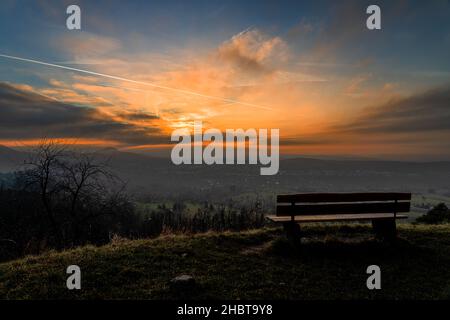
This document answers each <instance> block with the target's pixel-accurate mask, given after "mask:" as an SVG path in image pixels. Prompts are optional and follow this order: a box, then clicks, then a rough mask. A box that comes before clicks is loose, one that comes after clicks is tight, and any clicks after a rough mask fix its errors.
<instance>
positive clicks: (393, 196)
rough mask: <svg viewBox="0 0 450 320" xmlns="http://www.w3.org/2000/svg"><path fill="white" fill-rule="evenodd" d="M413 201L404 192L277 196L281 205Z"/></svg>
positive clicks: (409, 195) (409, 194)
mask: <svg viewBox="0 0 450 320" xmlns="http://www.w3.org/2000/svg"><path fill="white" fill-rule="evenodd" d="M393 200H411V193H404V192H387V193H386V192H363V193H300V194H284V195H283V194H282V195H278V196H277V202H279V203H293V202H305V203H308V202H311V203H314V202H357V201H393Z"/></svg>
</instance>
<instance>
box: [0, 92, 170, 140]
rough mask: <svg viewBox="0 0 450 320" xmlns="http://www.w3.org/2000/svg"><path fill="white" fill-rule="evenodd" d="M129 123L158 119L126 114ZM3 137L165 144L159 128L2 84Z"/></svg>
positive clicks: (0, 130)
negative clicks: (137, 124)
mask: <svg viewBox="0 0 450 320" xmlns="http://www.w3.org/2000/svg"><path fill="white" fill-rule="evenodd" d="M123 114H124V115H125V118H126V119H130V120H131V119H134V120H136V119H142V120H146V121H148V120H154V119H157V117H156V116H154V115H151V114H144V113H132V112H126V113H125V112H124V113H123ZM0 137H1V139H10V140H21V139H39V138H42V137H46V138H80V139H82V138H84V139H102V140H112V141H117V142H119V143H124V144H128V145H139V144H152V143H166V142H167V141H168V138H167V137H166V136H164V135H162V133H161V132H160V130H159V129H158V128H157V127H149V126H148V125H146V126H142V127H140V126H135V125H132V124H128V123H122V122H118V121H115V120H113V119H110V118H108V117H106V116H105V115H104V114H101V113H100V112H99V111H97V110H96V109H94V108H89V107H80V106H73V105H70V104H65V103H61V102H57V101H54V100H50V99H47V98H45V97H43V96H40V95H38V94H35V93H32V92H28V91H22V90H20V89H17V88H15V87H13V86H10V85H7V84H4V83H0Z"/></svg>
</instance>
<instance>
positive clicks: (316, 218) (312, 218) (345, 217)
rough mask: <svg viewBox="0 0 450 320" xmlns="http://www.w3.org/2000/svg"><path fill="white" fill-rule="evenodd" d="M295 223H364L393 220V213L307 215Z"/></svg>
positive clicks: (400, 216)
mask: <svg viewBox="0 0 450 320" xmlns="http://www.w3.org/2000/svg"><path fill="white" fill-rule="evenodd" d="M266 218H267V219H269V220H271V221H274V222H289V221H292V220H291V217H287V216H284V217H279V216H267V217H266ZM294 218H295V219H294V221H295V222H327V221H350V220H354V221H363V220H378V219H393V218H394V215H393V214H392V213H380V214H373V213H363V214H339V215H305V216H295V217H294ZM396 218H397V219H406V218H408V216H406V215H403V214H398V215H397V216H396Z"/></svg>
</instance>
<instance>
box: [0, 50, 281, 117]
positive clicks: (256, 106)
mask: <svg viewBox="0 0 450 320" xmlns="http://www.w3.org/2000/svg"><path fill="white" fill-rule="evenodd" d="M0 57H2V58H6V59H12V60H19V61H25V62H30V63H35V64H40V65H44V66H48V67H54V68H59V69H64V70H70V71H76V72H80V73H86V74H90V75H94V76H99V77H104V78H109V79H114V80H119V81H126V82H131V83H135V84H139V85H143V86H149V87H154V88H158V89H164V90H170V91H174V92H178V93H183V94H186V95H191V96H197V97H202V98H206V99H212V100H219V101H224V102H229V103H235V104H240V105H244V106H249V107H254V108H259V109H265V110H273V109H272V108H269V107H265V106H260V105H257V104H253V103H247V102H242V101H238V100H233V99H227V98H220V97H214V96H209V95H205V94H201V93H198V92H194V91H189V90H183V89H177V88H171V87H166V86H161V85H157V84H154V83H150V82H143V81H137V80H132V79H127V78H122V77H118V76H113V75H109V74H104V73H99V72H94V71H89V70H83V69H78V68H72V67H67V66H62V65H59V64H54V63H48V62H43V61H39V60H33V59H26V58H20V57H14V56H8V55H6V54H0Z"/></svg>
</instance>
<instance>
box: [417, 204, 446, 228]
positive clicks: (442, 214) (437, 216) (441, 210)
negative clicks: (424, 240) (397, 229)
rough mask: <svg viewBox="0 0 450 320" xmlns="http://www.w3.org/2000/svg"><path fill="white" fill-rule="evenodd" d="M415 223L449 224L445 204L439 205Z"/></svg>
mask: <svg viewBox="0 0 450 320" xmlns="http://www.w3.org/2000/svg"><path fill="white" fill-rule="evenodd" d="M416 221H417V222H418V223H425V224H438V223H447V222H450V210H449V209H448V207H447V206H446V205H445V203H440V204H438V205H437V206H435V207H434V208H433V209H431V210H429V211H428V212H427V213H426V214H425V215H423V216H421V217H419V218H417V220H416Z"/></svg>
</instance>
